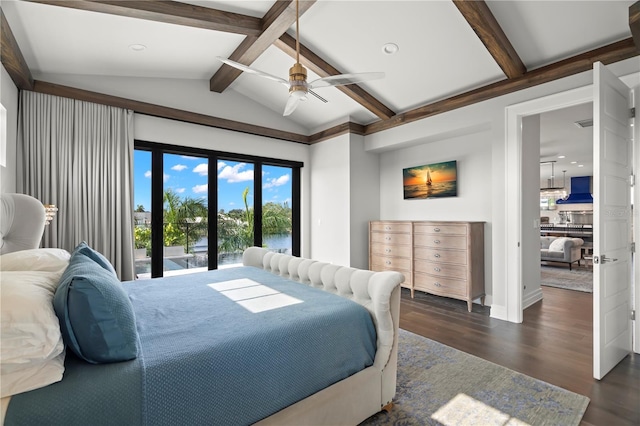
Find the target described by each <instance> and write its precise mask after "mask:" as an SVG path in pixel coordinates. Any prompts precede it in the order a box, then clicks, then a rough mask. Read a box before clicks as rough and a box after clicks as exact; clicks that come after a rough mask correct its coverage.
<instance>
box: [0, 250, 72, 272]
mask: <svg viewBox="0 0 640 426" xmlns="http://www.w3.org/2000/svg"><path fill="white" fill-rule="evenodd" d="M70 257H71V254H70V253H69V252H68V251H66V250H63V249H57V248H43V249H31V250H20V251H14V252H12V253H7V254H3V255H2V256H0V270H3V271H50V272H57V271H59V270H60V269H62V270H64V269H65V268H66V267H67V265H68V264H69V258H70Z"/></svg>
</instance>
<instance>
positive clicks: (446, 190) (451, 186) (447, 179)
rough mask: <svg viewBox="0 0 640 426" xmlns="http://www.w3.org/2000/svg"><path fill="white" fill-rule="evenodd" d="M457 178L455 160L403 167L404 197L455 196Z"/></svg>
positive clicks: (456, 193) (456, 192)
mask: <svg viewBox="0 0 640 426" xmlns="http://www.w3.org/2000/svg"><path fill="white" fill-rule="evenodd" d="M457 179H458V172H457V162H456V161H446V162H443V163H434V164H428V165H425V166H418V167H410V168H407V169H403V170H402V181H403V182H402V184H403V187H404V198H405V199H411V198H437V197H455V196H457V195H458V181H457Z"/></svg>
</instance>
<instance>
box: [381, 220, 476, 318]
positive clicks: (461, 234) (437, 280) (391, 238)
mask: <svg viewBox="0 0 640 426" xmlns="http://www.w3.org/2000/svg"><path fill="white" fill-rule="evenodd" d="M369 230H370V233H369V240H370V245H369V268H370V269H371V270H373V271H381V270H397V271H399V272H402V273H403V274H405V283H404V284H403V286H404V287H407V288H409V289H410V290H411V297H413V295H414V290H420V291H425V292H427V293H431V294H435V295H438V296H446V297H452V298H455V299H460V300H465V301H466V302H467V308H468V310H469V312H471V309H472V306H473V300H474V299H477V298H480V301H481V302H482V304H483V305H484V297H485V291H484V222H427V221H420V222H400V221H376V222H371V223H370V224H369ZM407 262H408V265H407Z"/></svg>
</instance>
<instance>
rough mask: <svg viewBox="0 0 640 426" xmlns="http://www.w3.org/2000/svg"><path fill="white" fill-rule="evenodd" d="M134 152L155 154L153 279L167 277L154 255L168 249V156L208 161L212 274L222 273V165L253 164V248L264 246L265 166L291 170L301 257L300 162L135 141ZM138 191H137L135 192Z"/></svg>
mask: <svg viewBox="0 0 640 426" xmlns="http://www.w3.org/2000/svg"><path fill="white" fill-rule="evenodd" d="M134 149H135V150H142V151H150V152H151V277H152V278H157V277H162V276H163V266H162V258H163V256H157V255H154V253H162V252H163V247H164V236H163V227H162V224H163V222H164V199H163V192H164V182H163V174H164V154H178V155H196V156H199V157H206V158H207V159H208V175H207V176H208V189H207V191H208V196H207V204H208V217H207V226H208V239H209V241H216V244H215V245H213V247H212V244H209V247H208V259H209V261H208V266H207V268H208V269H209V270H212V269H218V253H217V246H218V245H217V241H218V220H217V219H218V196H217V194H218V173H217V166H218V161H220V160H223V161H224V160H226V161H241V162H246V163H252V164H253V166H254V174H253V185H254V191H253V209H254V210H253V211H254V214H253V218H254V223H253V226H254V228H253V229H254V235H253V239H254V241H253V244H254V245H255V246H258V247H261V246H262V166H263V165H273V166H280V167H289V168H291V192H292V194H291V215H292V218H291V222H292V223H291V224H292V227H291V243H292V247H291V250H292V254H293V255H294V256H300V242H301V235H300V232H301V226H300V225H301V193H300V191H301V182H300V179H301V173H300V169H301V168H302V167H304V163H303V162H300V161H291V160H281V159H277V158H266V157H258V156H254V155H246V154H237V153H230V152H223V151H215V150H208V149H202V148H193V147H186V146H179V145H169V144H161V143H156V142H149V141H142V140H135V141H134ZM134 190H135V188H134Z"/></svg>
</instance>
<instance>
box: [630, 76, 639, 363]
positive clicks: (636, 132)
mask: <svg viewBox="0 0 640 426" xmlns="http://www.w3.org/2000/svg"><path fill="white" fill-rule="evenodd" d="M633 95H634V96H633V99H634V107H635V108H636V116H635V118H634V119H633V127H634V132H633V139H634V140H633V158H634V163H633V174H634V175H635V184H634V187H633V217H632V220H633V228H634V238H633V241H635V243H636V252H635V253H634V254H633V270H634V281H633V283H634V285H633V288H632V290H631V292H632V294H633V295H634V296H635V297H634V298H633V300H632V303H633V306H632V309H635V311H636V320H635V321H632V325H633V329H634V334H633V351H634V352H635V353H637V354H640V318H638V315H639V313H640V253H639V252H638V248H639V247H640V226H638V224H640V178H639V177H638V174H639V171H640V111H639V109H640V108H638V107H639V106H640V102H639V100H640V85H637V86H636V87H635V88H634V90H633Z"/></svg>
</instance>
